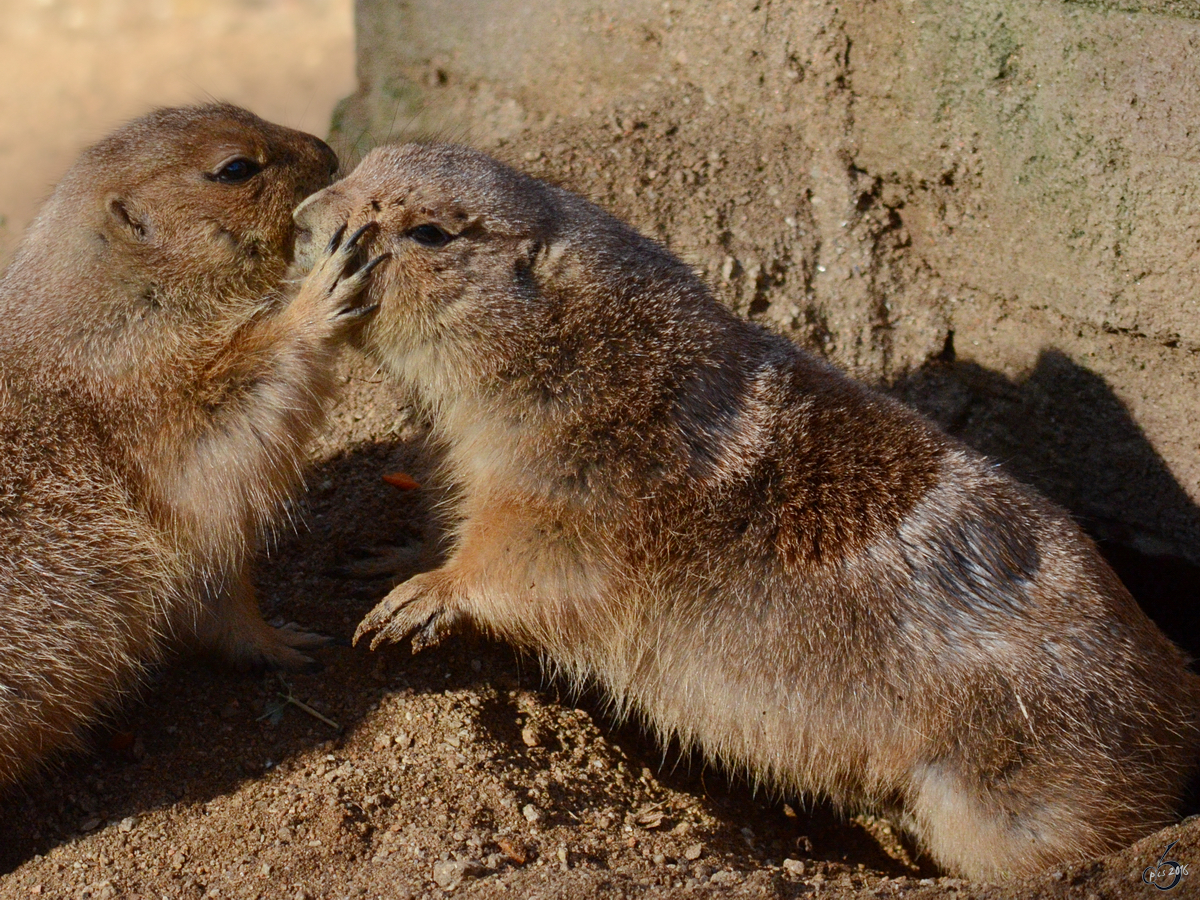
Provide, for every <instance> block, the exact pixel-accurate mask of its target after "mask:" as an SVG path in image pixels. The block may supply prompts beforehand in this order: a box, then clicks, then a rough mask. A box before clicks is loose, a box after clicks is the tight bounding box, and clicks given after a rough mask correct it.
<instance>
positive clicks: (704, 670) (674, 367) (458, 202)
mask: <svg viewBox="0 0 1200 900" xmlns="http://www.w3.org/2000/svg"><path fill="white" fill-rule="evenodd" d="M296 217H297V221H298V222H299V224H300V225H301V227H302V228H303V229H305V230H306V231H308V232H311V233H312V234H313V235H314V241H315V240H318V239H319V237H320V236H321V235H323V234H326V233H328V232H329V231H330V230H331V228H332V227H333V226H334V225H336V224H340V223H341V222H343V221H346V220H349V222H350V227H354V226H355V225H357V224H361V223H364V222H375V223H378V225H379V235H378V237H377V239H376V240H375V241H374V242H373V252H381V251H387V252H389V253H391V254H392V262H391V263H390V264H389V266H388V268H387V270H386V271H385V272H382V273H381V274H380V275H379V276H376V277H375V279H374V281H373V283H372V284H371V286H370V287H369V289H368V295H369V297H370V300H371V302H372V303H378V304H379V306H380V309H379V312H378V314H377V316H376V317H375V318H374V319H373V320H372V322H371V323H370V325H369V326H368V327H367V328H366V329H364V331H363V332H362V334H361V335H360V339H361V343H362V345H363V346H364V348H365V349H366V351H367V352H368V353H369V354H371V355H372V356H373V357H375V358H376V359H377V360H378V361H379V362H380V363H381V364H382V365H383V366H384V367H386V368H387V369H388V370H390V371H391V372H392V373H393V375H394V376H395V377H397V378H399V379H401V380H403V381H404V382H405V383H407V384H408V385H409V386H410V387H411V388H413V389H415V392H416V394H417V395H418V396H419V397H420V398H422V400H423V401H424V402H425V403H426V404H427V405H428V407H429V408H430V410H431V411H432V413H433V416H434V421H435V427H436V429H437V432H438V434H439V435H440V438H441V440H442V441H443V442H444V444H445V446H446V448H447V462H446V466H447V469H448V472H447V474H448V476H449V478H450V479H451V480H452V482H453V483H454V484H455V485H456V486H457V490H458V500H457V507H456V512H457V525H456V528H455V532H454V544H453V547H452V550H451V552H450V553H449V556H448V559H447V561H446V562H445V564H444V565H443V566H442V567H441V568H438V569H436V570H434V571H430V572H427V573H424V574H422V575H418V576H417V577H415V578H412V579H410V580H409V581H407V582H405V583H403V584H401V585H400V586H398V587H397V588H396V589H395V590H393V591H392V592H391V593H390V594H389V595H388V596H387V597H386V598H385V599H384V600H383V601H382V602H381V603H380V604H379V605H378V606H377V607H376V609H375V610H374V611H373V612H372V613H371V614H370V615H368V616H367V618H366V619H365V620H364V621H363V623H362V624H361V625H360V627H359V636H362V635H364V634H371V633H375V637H374V640H373V642H372V646H374V645H375V644H376V643H378V642H379V641H381V640H400V639H402V638H403V637H405V636H406V635H409V634H412V635H413V647H414V649H419V648H420V647H422V646H425V645H428V644H430V643H433V642H436V641H437V640H438V639H439V638H440V637H441V636H442V635H444V634H445V633H447V632H448V631H449V630H450V629H451V628H452V627H453V626H454V625H455V623H456V622H459V621H461V620H472V621H473V622H475V623H477V624H478V625H480V626H481V627H483V628H484V629H486V630H488V631H490V632H492V633H494V634H496V635H500V636H503V637H505V638H508V639H510V640H512V641H513V642H515V643H517V644H518V645H521V646H523V647H527V648H531V649H533V650H534V651H536V652H538V653H540V654H543V655H544V656H545V657H547V658H549V659H550V660H552V661H553V662H554V664H556V665H557V666H559V667H561V668H562V669H563V670H564V671H565V672H567V673H568V674H570V675H571V676H573V677H575V678H576V679H579V680H581V681H582V680H587V679H593V680H595V681H597V682H599V683H600V684H603V685H604V686H605V687H606V688H607V689H608V690H609V691H610V692H611V693H612V695H613V696H614V697H615V698H616V699H617V701H618V703H620V704H621V705H622V706H623V707H624V708H626V709H629V710H631V711H635V712H636V713H638V714H640V715H641V716H644V717H645V720H646V721H647V722H648V723H650V725H651V726H652V727H653V728H655V729H656V730H657V731H658V732H659V733H660V734H661V735H662V736H663V737H664V738H665V737H667V736H669V735H673V734H674V735H678V736H679V737H680V739H681V740H682V741H683V742H684V744H685V745H692V746H699V747H700V748H702V750H703V751H704V752H705V753H706V754H707V755H708V756H709V757H710V758H712V759H715V760H719V761H721V762H722V763H724V764H726V765H728V766H730V767H734V768H742V767H744V768H746V769H748V770H750V771H752V772H754V773H755V774H756V775H757V776H758V777H759V778H761V779H763V780H765V781H767V782H769V783H772V784H774V785H776V786H778V787H781V788H783V789H785V790H789V791H801V792H812V793H816V794H820V795H824V796H827V797H830V798H832V800H833V801H834V802H835V803H837V804H838V805H840V806H842V807H844V808H855V809H857V808H868V809H881V810H886V811H888V812H890V813H892V814H894V815H897V816H899V818H900V820H901V821H902V822H903V823H904V825H905V826H906V827H907V828H908V829H910V830H911V831H912V833H913V834H914V835H915V836H916V837H917V838H918V839H919V840H920V841H921V843H922V844H923V846H924V847H925V848H926V849H927V850H928V851H929V852H930V853H931V854H932V856H933V857H934V858H935V859H936V860H937V861H938V862H939V863H940V864H941V865H942V866H944V867H945V868H947V869H949V870H951V871H954V872H958V873H961V874H965V875H967V876H969V877H973V878H988V879H991V878H1001V877H1007V876H1013V875H1021V874H1027V873H1033V872H1037V871H1039V870H1043V869H1045V868H1047V867H1050V866H1052V865H1056V864H1058V863H1061V862H1063V861H1066V860H1070V859H1076V858H1080V857H1086V856H1090V855H1094V854H1100V853H1104V852H1106V851H1109V850H1112V849H1114V848H1116V847H1119V846H1121V845H1123V844H1125V843H1128V842H1131V841H1133V840H1134V839H1136V838H1139V837H1141V836H1143V835H1145V834H1147V833H1149V832H1150V831H1152V830H1154V829H1156V828H1158V827H1160V826H1162V825H1164V824H1166V823H1167V822H1168V821H1170V819H1171V817H1172V815H1173V814H1174V811H1175V808H1176V805H1177V804H1178V802H1179V800H1180V796H1181V794H1182V792H1183V789H1184V784H1185V781H1186V779H1187V776H1188V773H1189V772H1190V771H1191V770H1192V769H1194V767H1195V765H1196V762H1197V755H1198V753H1200V679H1197V678H1196V677H1195V676H1193V675H1192V674H1190V673H1189V672H1188V671H1187V670H1186V668H1185V660H1184V659H1183V657H1182V656H1181V654H1180V652H1179V651H1178V650H1177V649H1176V648H1175V647H1174V646H1173V645H1172V644H1171V643H1170V642H1169V641H1168V640H1167V639H1166V638H1165V637H1164V636H1163V635H1162V634H1161V633H1160V632H1159V631H1158V630H1157V629H1156V628H1155V626H1154V625H1153V624H1152V623H1151V622H1150V621H1149V620H1148V619H1147V618H1146V616H1145V615H1144V614H1143V613H1142V612H1141V610H1140V609H1139V608H1138V606H1137V605H1136V604H1135V602H1134V601H1133V599H1132V598H1131V597H1130V596H1129V594H1128V592H1127V591H1126V590H1125V589H1124V587H1123V586H1122V585H1121V583H1120V582H1119V581H1118V579H1117V578H1116V576H1115V575H1114V574H1113V573H1112V571H1111V570H1110V569H1109V568H1108V566H1107V565H1106V564H1105V563H1104V562H1103V560H1102V559H1101V558H1100V557H1099V555H1098V554H1097V552H1096V549H1095V548H1094V546H1093V545H1092V543H1091V542H1090V541H1089V540H1088V539H1087V538H1086V537H1085V536H1084V535H1083V534H1082V533H1081V532H1080V531H1079V529H1078V528H1077V527H1076V526H1075V524H1074V523H1073V522H1072V521H1071V520H1070V518H1069V517H1068V516H1067V515H1066V514H1065V513H1064V512H1062V511H1061V510H1059V509H1057V508H1056V507H1054V506H1053V505H1052V504H1050V503H1048V502H1047V501H1046V500H1044V499H1043V498H1042V497H1040V496H1038V495H1037V494H1036V493H1035V492H1034V491H1032V490H1030V489H1028V488H1026V487H1024V486H1022V485H1021V484H1018V483H1017V482H1015V481H1014V480H1013V479H1011V478H1009V477H1008V476H1006V475H1005V474H1003V473H1002V472H1000V471H998V470H997V469H996V467H995V466H994V465H992V464H991V463H989V462H988V461H987V460H986V459H984V458H982V457H981V456H980V455H979V454H977V453H975V452H973V451H971V450H970V449H968V448H966V447H964V446H962V445H961V444H959V443H957V442H955V441H954V440H952V439H950V438H948V437H946V436H945V435H943V434H941V433H940V432H939V431H938V430H937V429H936V428H934V427H933V426H932V425H930V424H929V423H927V422H926V421H924V420H923V419H921V418H920V417H918V416H917V415H915V414H914V413H912V412H911V411H909V410H908V409H906V408H904V407H903V406H901V405H900V404H898V403H896V402H894V401H892V400H890V399H888V398H886V397H884V396H882V395H880V394H877V393H875V392H873V391H871V390H869V389H867V388H865V387H863V386H861V385H859V384H857V383H855V382H853V381H851V380H850V379H848V378H846V377H844V376H843V375H842V374H840V373H839V372H837V371H836V370H834V369H833V368H831V367H830V366H828V365H827V364H825V363H824V362H822V361H820V360H818V359H816V358H814V357H812V356H810V355H808V354H807V353H805V352H803V351H801V350H800V349H799V348H797V347H796V346H794V345H793V344H792V343H791V342H789V341H787V340H786V339H784V338H781V337H779V336H776V335H773V334H770V333H768V332H766V331H764V330H763V329H761V328H759V327H757V326H755V325H753V324H751V323H748V322H746V321H744V320H742V319H739V318H738V317H736V316H735V315H733V314H732V313H730V312H729V311H728V310H726V309H725V308H724V307H723V306H721V305H720V304H719V303H717V302H716V301H715V300H714V299H713V298H712V297H711V295H710V294H709V292H708V291H707V289H706V288H705V287H704V285H703V284H702V283H701V282H700V281H699V280H698V279H697V278H696V277H695V275H694V274H693V273H692V272H691V271H690V270H689V269H688V267H687V266H685V265H684V264H683V263H681V262H680V261H679V260H677V259H675V258H674V257H673V256H671V255H670V254H669V253H668V252H666V251H665V250H664V249H663V248H662V247H660V246H659V245H657V244H655V243H654V242H653V241H650V240H648V239H646V238H644V237H642V236H641V235H639V234H637V233H636V232H635V231H634V230H633V229H631V228H629V227H628V226H626V225H624V224H623V223H621V222H619V221H617V220H616V219H614V218H613V217H611V216H609V215H608V214H606V213H605V212H603V211H602V210H600V209H598V208H597V207H595V206H594V205H592V204H590V203H588V202H587V201H585V200H583V199H581V198H580V197H577V196H575V195H573V194H571V193H569V192H567V191H564V190H561V189H559V188H556V187H553V186H551V185H549V184H546V183H543V182H540V181H537V180H535V179H532V178H529V177H526V176H524V175H522V174H520V173H518V172H515V171H513V170H511V169H509V168H507V167H505V166H503V165H501V164H499V163H497V162H495V161H494V160H491V159H489V158H488V157H486V156H484V155H482V154H480V153H477V152H474V151H472V150H469V149H466V148H462V147H454V146H444V145H405V146H399V147H386V148H381V149H378V150H375V151H374V152H372V153H371V154H370V155H368V156H367V158H366V159H365V160H364V161H363V162H362V164H361V165H360V166H359V167H358V168H357V169H356V170H355V171H354V172H353V173H351V175H350V176H349V177H347V178H346V179H345V180H344V181H341V182H338V183H336V184H334V185H332V186H330V187H329V188H326V189H325V190H324V191H322V192H321V193H319V194H317V195H315V196H314V197H311V198H309V199H308V200H307V201H306V202H305V203H304V204H303V205H302V206H301V208H300V209H299V210H297V213H296ZM298 247H299V249H298V255H299V256H301V257H303V256H305V255H306V251H305V250H304V249H303V245H298Z"/></svg>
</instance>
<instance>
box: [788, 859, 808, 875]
mask: <svg viewBox="0 0 1200 900" xmlns="http://www.w3.org/2000/svg"><path fill="white" fill-rule="evenodd" d="M783 868H784V871H786V872H789V873H791V874H792V875H803V874H804V863H802V862H801V861H800V860H798V859H785V860H784V861H783Z"/></svg>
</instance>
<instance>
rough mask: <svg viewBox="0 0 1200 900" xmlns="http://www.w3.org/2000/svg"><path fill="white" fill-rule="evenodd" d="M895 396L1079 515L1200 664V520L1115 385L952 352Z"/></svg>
mask: <svg viewBox="0 0 1200 900" xmlns="http://www.w3.org/2000/svg"><path fill="white" fill-rule="evenodd" d="M951 337H953V336H951ZM893 393H894V394H895V395H896V396H898V397H899V398H900V399H902V400H904V401H905V402H906V403H908V404H910V405H911V406H913V407H915V408H916V409H918V410H920V411H921V412H922V413H924V414H925V415H926V416H928V417H929V418H931V419H933V420H934V421H935V422H937V423H938V424H939V425H940V426H941V427H942V428H944V429H945V430H946V431H948V432H949V433H950V434H953V435H954V436H955V437H957V438H959V439H960V440H962V441H963V442H964V443H967V444H969V445H970V446H972V447H974V448H975V449H976V450H979V451H981V452H982V453H985V454H987V455H988V456H989V457H990V458H991V459H993V460H995V461H996V462H998V463H1000V464H1001V465H1002V466H1003V467H1004V468H1005V469H1007V470H1008V471H1009V472H1010V473H1011V474H1012V475H1014V476H1015V477H1017V478H1018V479H1020V480H1021V481H1023V482H1025V483H1026V484H1029V485H1032V486H1033V487H1035V488H1037V489H1038V490H1039V491H1041V492H1042V493H1043V494H1045V495H1046V496H1048V497H1050V498H1051V499H1052V500H1054V501H1055V502H1056V503H1058V504H1060V505H1062V506H1063V507H1065V508H1066V509H1068V510H1070V512H1071V513H1072V514H1073V515H1074V516H1075V518H1076V521H1078V522H1079V523H1080V525H1082V526H1083V528H1084V529H1086V530H1087V531H1088V533H1089V534H1091V536H1092V537H1093V538H1094V539H1095V540H1096V542H1097V543H1098V544H1099V546H1100V550H1101V552H1102V553H1103V554H1104V556H1105V557H1106V558H1107V559H1108V561H1109V564H1110V565H1112V567H1113V568H1114V569H1115V570H1116V572H1117V574H1118V575H1120V577H1121V579H1122V581H1124V582H1125V584H1126V586H1127V587H1128V588H1129V590H1130V592H1131V593H1132V594H1133V595H1134V597H1135V598H1137V601H1138V603H1139V604H1141V606H1142V609H1144V610H1145V611H1146V613H1147V614H1148V615H1149V616H1150V617H1151V618H1152V619H1154V621H1155V622H1156V623H1157V624H1158V626H1159V627H1160V628H1161V629H1162V630H1163V631H1164V632H1165V633H1166V634H1167V635H1168V636H1169V637H1170V638H1171V639H1172V640H1173V641H1175V643H1176V644H1178V645H1179V646H1181V647H1183V649H1184V650H1185V651H1186V652H1187V653H1188V655H1189V656H1191V657H1192V658H1193V659H1196V658H1197V657H1200V565H1197V563H1198V562H1200V540H1198V537H1200V508H1198V507H1197V506H1196V505H1195V504H1194V503H1193V502H1192V500H1191V498H1190V497H1189V496H1188V494H1187V492H1186V491H1184V489H1183V488H1182V487H1181V486H1180V485H1179V483H1178V482H1177V481H1176V480H1175V478H1174V476H1173V475H1172V474H1171V472H1170V470H1169V469H1168V468H1167V466H1166V464H1165V463H1164V462H1163V460H1162V458H1161V457H1160V456H1159V455H1158V453H1156V452H1155V450H1154V448H1153V447H1152V446H1151V445H1150V442H1149V441H1147V440H1146V437H1145V435H1144V434H1143V433H1142V431H1141V429H1140V428H1139V427H1138V426H1137V423H1136V422H1134V420H1133V419H1132V418H1131V417H1130V415H1129V413H1128V411H1127V410H1126V409H1125V407H1124V405H1123V404H1122V403H1121V401H1120V400H1119V399H1118V398H1117V396H1116V395H1115V394H1114V393H1113V392H1112V390H1111V389H1110V388H1109V387H1108V385H1107V384H1105V382H1104V379H1102V378H1100V377H1099V376H1098V375H1096V374H1094V373H1092V372H1090V371H1088V370H1087V369H1085V368H1083V367H1082V366H1080V365H1078V364H1076V363H1075V362H1074V361H1072V360H1071V359H1070V358H1069V357H1067V356H1066V355H1065V354H1063V353H1061V352H1059V351H1057V350H1046V351H1043V352H1042V354H1041V355H1040V356H1039V357H1038V362H1037V365H1036V366H1035V367H1034V369H1033V370H1032V371H1031V372H1030V373H1029V375H1028V376H1026V377H1025V378H1024V379H1022V380H1020V381H1013V380H1010V379H1009V378H1007V377H1006V376H1004V375H1002V374H1000V373H998V372H993V371H991V370H989V369H985V368H983V367H982V366H979V365H977V364H975V363H970V362H961V361H959V360H957V359H956V358H955V355H954V349H953V341H952V340H949V341H947V345H946V351H945V352H944V353H943V354H942V356H941V357H940V358H938V359H936V360H934V361H932V362H930V363H929V364H927V365H926V366H924V367H922V368H921V369H919V370H918V371H916V372H914V373H913V374H912V375H909V376H908V377H906V378H904V379H902V380H901V381H899V382H898V383H897V384H895V385H894V386H893ZM1181 543H1182V544H1183V545H1184V547H1185V548H1186V549H1185V550H1184V552H1185V553H1187V554H1188V555H1187V556H1184V555H1180V554H1179V553H1176V552H1173V551H1174V550H1175V548H1178V547H1179V546H1180V544H1181ZM1193 668H1196V664H1195V663H1193Z"/></svg>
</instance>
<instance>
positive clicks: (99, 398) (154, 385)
mask: <svg viewBox="0 0 1200 900" xmlns="http://www.w3.org/2000/svg"><path fill="white" fill-rule="evenodd" d="M336 167H337V158H336V156H335V155H334V153H333V151H331V150H330V149H329V148H328V147H327V146H326V145H325V144H324V143H323V142H322V141H320V140H318V139H317V138H314V137H312V136H310V135H307V134H302V133H300V132H297V131H292V130H290V129H287V128H281V127H279V126H276V125H272V124H270V123H267V122H264V121H263V120H261V119H259V118H258V117H256V116H254V115H252V114H251V113H249V112H246V111H245V110H242V109H238V108H236V107H233V106H228V105H224V104H214V105H208V106H200V107H192V108H183V109H164V110H158V111H156V112H154V113H151V114H150V115H148V116H146V117H144V118H141V119H138V120H136V121H133V122H131V123H129V124H127V125H126V126H124V127H123V128H121V129H120V130H118V131H116V132H115V133H114V134H112V135H111V136H109V137H107V138H105V139H104V140H102V141H100V142H99V143H98V144H96V145H95V146H93V147H91V148H90V149H88V150H86V151H85V152H84V153H83V154H82V156H81V157H80V158H79V160H78V161H77V162H76V163H75V164H74V166H73V167H72V168H71V169H70V170H69V171H68V172H67V174H66V175H65V176H64V178H63V179H62V181H61V183H60V184H59V185H58V187H57V189H56V190H55V191H54V193H53V195H52V196H51V197H50V199H49V200H48V202H47V203H46V205H45V206H44V207H43V209H42V210H41V212H40V213H39V215H38V217H37V218H36V220H35V221H34V222H33V224H32V225H31V226H30V228H29V230H28V232H27V233H26V236H25V239H24V241H23V243H22V244H21V246H20V248H19V249H18V251H17V254H16V257H15V259H14V260H13V262H12V264H11V265H10V266H9V268H8V270H7V271H6V272H5V273H4V276H3V278H2V279H0V636H2V639H0V788H3V787H4V786H5V785H7V784H9V783H11V782H13V781H15V780H16V779H17V778H19V777H20V776H21V775H22V774H23V773H24V772H26V771H27V770H29V769H30V768H31V767H32V766H34V765H35V764H36V762H37V761H38V760H40V759H42V758H44V757H45V756H46V755H47V754H48V753H50V752H51V751H53V750H54V749H56V748H57V747H60V746H63V745H65V744H69V743H70V742H71V740H72V738H73V737H74V736H75V735H76V734H77V732H78V730H79V729H80V727H81V726H82V725H84V724H85V723H86V722H88V721H89V720H90V719H91V718H93V717H94V716H95V715H96V714H97V713H98V712H99V711H101V710H103V709H104V708H105V707H107V706H108V705H110V704H111V703H112V702H113V701H114V700H115V699H116V698H118V697H119V696H120V694H121V692H122V691H123V690H125V689H127V688H129V687H130V686H131V685H132V684H134V683H135V682H136V680H137V678H138V675H139V674H140V673H141V671H142V670H143V669H144V667H145V666H146V664H147V663H149V662H152V661H154V660H155V659H156V658H158V657H159V656H160V654H161V653H162V651H163V649H164V646H165V645H166V643H167V642H168V641H169V640H170V641H184V642H192V643H197V644H199V645H201V646H204V647H207V648H210V649H212V650H215V651H216V652H217V653H218V654H220V655H222V656H223V657H225V658H226V659H227V660H229V661H230V662H232V663H234V664H237V665H250V664H263V665H278V666H291V667H295V666H301V665H305V664H306V663H308V662H310V660H309V658H308V657H307V656H305V655H304V654H303V653H302V652H301V651H302V649H304V648H306V647H311V646H315V645H318V644H320V643H323V642H324V640H325V639H324V638H321V637H320V636H317V635H310V634H305V633H303V632H299V631H295V630H276V629H273V628H270V627H269V626H268V625H267V624H266V623H265V622H263V620H262V618H261V616H260V614H259V612H258V608H257V605H256V603H255V598H254V594H253V590H252V588H251V585H250V581H249V565H250V562H251V558H252V555H253V551H254V550H255V547H256V544H257V538H258V533H259V531H260V530H261V529H262V528H263V527H264V526H266V525H267V524H268V523H269V522H270V521H271V520H272V519H273V517H274V516H275V515H276V513H277V512H278V508H279V506H280V504H281V502H282V501H283V500H284V499H285V498H286V497H287V496H288V495H289V494H290V493H291V491H292V490H293V488H294V487H295V486H296V484H297V482H298V480H299V475H300V469H301V466H302V464H303V462H304V459H305V457H304V450H305V444H306V441H307V438H308V436H309V435H310V433H311V432H312V431H313V429H314V428H316V427H317V426H318V425H319V423H320V421H321V416H322V408H323V405H324V403H325V400H326V399H327V398H328V397H329V396H330V394H331V391H332V385H331V383H330V382H331V380H332V379H331V367H332V363H333V358H334V354H335V353H336V352H337V347H338V342H339V341H340V340H341V338H342V336H343V335H344V334H345V333H346V331H347V330H348V329H350V328H352V327H354V324H355V322H356V320H358V319H360V318H362V316H363V315H369V310H368V311H366V312H365V313H364V309H365V308H362V307H358V306H356V305H355V303H354V301H355V298H356V296H357V292H358V291H359V290H360V289H361V287H362V284H363V283H364V280H365V278H366V277H367V274H368V273H367V271H366V270H365V268H364V269H363V270H360V271H359V272H357V273H355V274H352V275H350V276H349V277H342V276H343V274H344V273H345V272H346V271H347V267H348V266H350V265H351V264H350V260H351V259H352V258H353V257H354V254H355V253H356V252H357V250H356V248H355V247H354V246H347V245H351V242H349V241H347V242H346V243H345V245H342V246H339V247H338V248H336V249H334V250H329V251H328V252H326V251H322V252H320V253H318V254H317V255H318V257H319V259H320V265H318V266H317V267H316V269H315V270H314V272H313V275H312V276H311V277H310V278H309V280H308V281H306V282H305V285H304V287H303V288H302V289H301V290H300V291H299V292H298V293H297V295H296V296H295V298H294V299H293V300H292V301H291V302H290V303H289V302H286V301H285V298H284V297H283V296H282V295H281V294H280V293H279V288H281V286H282V281H283V278H284V274H285V271H286V270H287V267H288V265H289V262H290V259H291V255H292V247H293V242H294V231H295V226H294V224H293V222H292V217H291V213H292V210H293V209H294V207H295V206H296V204H297V203H298V202H299V201H300V200H302V199H303V198H304V197H305V196H307V195H308V194H309V193H311V192H312V191H315V190H317V189H318V188H320V187H322V186H323V185H326V184H328V183H329V179H330V178H331V176H332V174H333V172H334V171H335V169H336ZM339 266H340V267H341V268H339Z"/></svg>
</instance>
